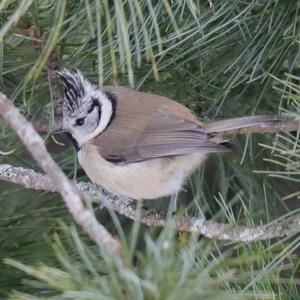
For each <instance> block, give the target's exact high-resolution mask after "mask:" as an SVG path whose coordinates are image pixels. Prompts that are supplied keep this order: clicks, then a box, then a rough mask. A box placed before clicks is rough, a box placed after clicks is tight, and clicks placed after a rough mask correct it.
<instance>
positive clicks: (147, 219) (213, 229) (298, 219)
mask: <svg viewBox="0 0 300 300" xmlns="http://www.w3.org/2000/svg"><path fill="white" fill-rule="evenodd" d="M0 180H4V181H8V182H12V183H15V184H18V185H20V186H22V187H24V188H27V189H33V190H43V191H49V192H58V188H57V187H56V185H54V184H53V183H52V180H51V179H50V178H49V176H47V175H44V174H41V173H37V172H35V171H33V170H30V169H24V168H20V167H13V166H11V165H0ZM74 185H75V187H76V188H77V189H78V190H80V191H81V192H83V193H84V194H86V195H87V196H88V197H89V198H96V199H97V201H99V199H100V200H101V199H102V198H103V194H104V190H103V189H102V188H101V187H99V186H98V185H94V184H92V183H88V182H75V183H74ZM105 198H106V200H107V201H106V202H105V203H106V205H108V206H110V207H111V208H112V209H113V210H114V211H116V212H118V213H119V214H121V215H124V216H126V217H128V218H130V219H132V220H140V222H142V223H144V224H146V225H148V226H167V225H169V226H172V227H173V228H175V229H176V230H180V231H187V232H192V233H197V234H201V235H203V236H206V237H208V238H212V239H218V240H229V241H234V242H236V241H243V242H246V241H247V242H249V241H257V240H267V239H272V238H279V237H284V236H292V235H294V234H296V233H298V232H299V231H300V215H299V214H297V215H293V216H291V217H289V218H285V219H281V220H278V221H274V222H272V223H269V224H266V225H231V224H222V223H217V222H214V221H208V220H205V219H204V218H189V217H183V218H179V217H174V218H173V219H172V220H171V221H167V220H166V218H165V216H164V215H162V214H160V213H158V212H156V211H155V210H148V209H142V211H138V210H137V209H136V208H135V207H134V206H133V205H132V202H130V201H128V200H127V199H124V198H120V197H116V196H113V195H109V194H108V195H107V193H106V192H105Z"/></svg>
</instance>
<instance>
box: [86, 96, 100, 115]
mask: <svg viewBox="0 0 300 300" xmlns="http://www.w3.org/2000/svg"><path fill="white" fill-rule="evenodd" d="M95 107H98V109H99V111H101V107H100V104H99V102H98V101H97V100H96V99H93V102H92V105H91V107H90V108H89V110H88V111H87V112H88V114H89V113H91V112H92V111H93V109H94V108H95Z"/></svg>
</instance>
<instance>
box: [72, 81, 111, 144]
mask: <svg viewBox="0 0 300 300" xmlns="http://www.w3.org/2000/svg"><path fill="white" fill-rule="evenodd" d="M88 88H91V89H92V90H90V91H88V92H87V94H88V95H91V97H93V98H95V99H98V101H99V104H100V107H101V115H100V122H99V124H98V126H97V127H96V129H95V130H94V131H93V132H90V133H87V134H85V135H84V136H78V137H77V141H78V144H79V147H81V146H82V145H83V144H85V143H87V142H88V141H89V140H91V139H93V138H94V137H96V136H97V135H99V134H100V133H101V132H103V131H104V130H105V129H106V127H107V125H108V124H109V122H110V120H111V118H112V114H113V105H112V103H111V101H110V100H109V99H108V98H107V97H106V96H105V94H104V93H102V92H101V91H100V90H96V91H95V90H94V88H93V87H92V86H90V87H88Z"/></svg>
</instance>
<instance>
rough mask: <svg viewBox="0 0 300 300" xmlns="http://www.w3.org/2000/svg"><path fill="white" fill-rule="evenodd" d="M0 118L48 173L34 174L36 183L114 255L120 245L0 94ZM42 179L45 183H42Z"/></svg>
mask: <svg viewBox="0 0 300 300" xmlns="http://www.w3.org/2000/svg"><path fill="white" fill-rule="evenodd" d="M0 115H2V117H3V118H4V119H5V120H6V121H7V122H8V123H9V124H10V126H11V127H12V128H13V129H14V130H15V131H16V133H17V134H18V135H19V137H20V138H21V140H22V141H23V143H24V144H25V146H26V147H27V149H28V150H29V151H30V153H31V154H32V156H33V157H34V159H35V160H36V161H37V162H38V163H39V165H40V166H41V168H42V169H43V170H44V171H45V172H46V173H47V174H48V176H49V177H45V175H39V174H38V176H40V178H39V179H38V178H37V182H39V184H41V185H42V186H45V185H47V184H49V186H50V187H51V190H52V191H53V190H54V189H55V191H57V192H59V193H60V194H61V196H62V197H63V199H64V201H65V203H66V205H67V207H68V209H69V211H70V212H71V214H72V215H73V217H74V219H75V220H76V222H77V223H78V224H80V225H81V226H82V228H83V229H84V231H85V232H87V233H88V234H89V236H90V237H91V239H92V240H94V241H95V242H97V243H98V244H99V245H102V246H103V247H104V249H106V250H108V251H115V252H117V251H118V250H119V249H120V242H119V241H118V240H116V239H115V238H113V237H112V236H111V235H110V233H109V232H108V231H107V230H106V229H105V227H104V226H103V225H101V224H100V223H98V221H97V220H96V219H95V217H94V215H93V214H92V213H91V212H90V211H89V210H87V209H86V208H85V207H84V205H83V203H82V201H81V198H80V196H79V194H78V192H77V191H76V189H75V188H74V187H73V186H72V184H70V182H69V180H68V178H67V177H66V176H65V174H64V173H63V172H62V171H61V169H60V168H59V167H58V165H57V164H56V163H55V161H54V160H53V159H52V157H51V156H50V154H49V153H48V152H47V150H46V147H45V144H44V141H43V140H42V138H41V137H40V136H39V135H38V133H37V132H36V131H35V130H34V128H33V127H32V125H31V123H30V122H28V121H27V120H26V119H25V117H24V116H22V115H21V114H20V112H19V111H18V109H16V108H15V107H14V106H13V104H12V103H11V102H10V101H9V100H8V99H7V98H6V96H5V95H4V94H2V93H0ZM36 174H37V173H34V171H32V172H31V174H30V175H29V174H28V175H27V177H25V178H23V179H22V184H24V185H25V186H26V185H27V186H26V187H30V186H31V187H32V186H35V183H34V180H33V179H32V178H33V177H35V175H36ZM43 178H44V179H43ZM43 180H45V181H44V182H43Z"/></svg>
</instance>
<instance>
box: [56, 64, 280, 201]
mask: <svg viewBox="0 0 300 300" xmlns="http://www.w3.org/2000/svg"><path fill="white" fill-rule="evenodd" d="M56 72H57V75H58V77H59V79H60V80H61V82H62V83H63V86H64V100H63V119H62V127H61V128H59V129H58V130H56V131H54V133H62V132H63V133H65V134H66V135H67V136H68V137H69V138H70V139H71V141H72V142H73V144H74V146H75V148H76V150H77V155H78V161H79V164H80V165H81V167H82V168H83V169H84V171H85V173H86V174H87V176H88V177H89V179H90V180H91V181H92V182H93V183H95V184H98V185H100V186H102V187H104V188H105V189H106V190H107V191H109V192H110V193H112V194H114V195H117V196H121V197H125V198H129V199H135V200H143V199H157V198H161V197H165V196H170V195H171V196H172V195H173V196H174V195H177V194H178V192H179V191H180V190H181V189H182V186H183V185H184V183H185V182H186V179H187V178H188V177H189V176H190V175H191V174H192V173H193V172H194V171H195V170H196V169H197V168H199V167H200V166H201V164H202V163H203V162H204V161H205V159H206V158H207V156H208V155H209V154H210V153H219V152H229V151H231V148H232V144H231V143H230V142H228V138H227V134H226V133H230V132H232V131H235V130H237V129H243V128H249V127H254V126H261V127H262V128H263V127H264V126H266V127H268V123H270V122H271V123H272V124H273V123H274V122H276V121H278V117H277V116H275V117H274V116H266V115H258V116H248V117H240V118H231V119H225V120H220V121H212V122H202V121H200V120H199V119H198V118H197V117H196V115H195V114H193V113H192V112H191V111H190V110H189V109H188V108H187V107H185V106H184V105H182V104H180V103H179V102H177V101H174V100H172V99H169V98H167V97H164V96H159V95H154V94H150V93H145V92H141V91H136V90H134V89H131V88H128V87H123V86H104V87H99V86H98V85H96V84H93V83H92V82H90V81H89V80H88V79H87V78H86V77H85V76H84V75H83V74H82V72H81V71H79V70H72V71H70V70H67V69H60V70H58V71H56Z"/></svg>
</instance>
